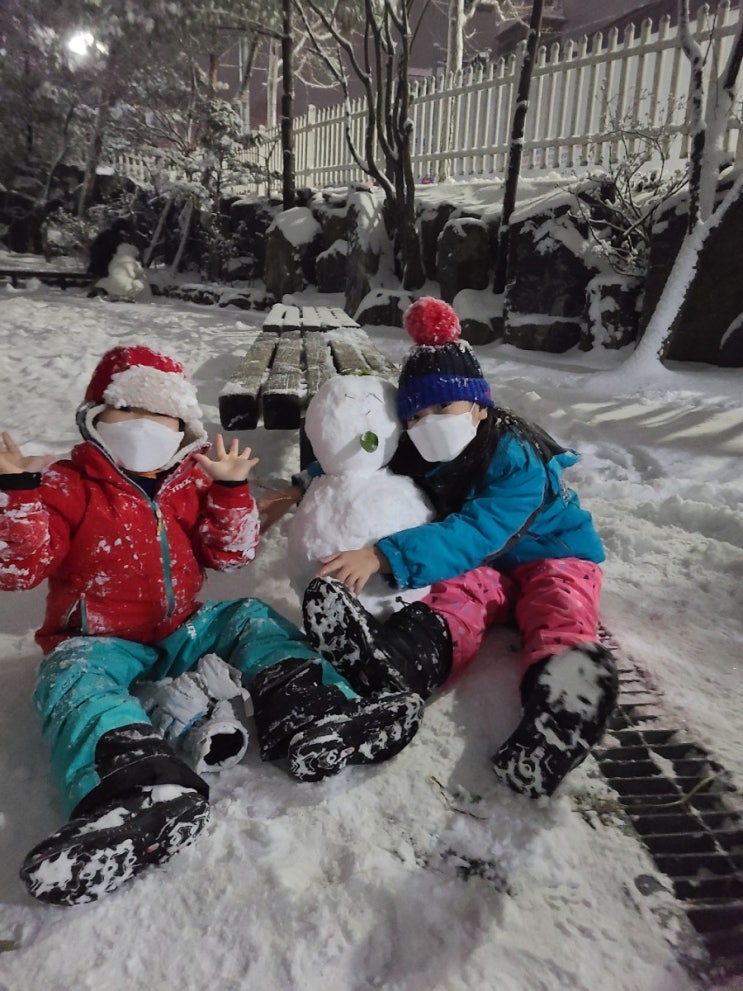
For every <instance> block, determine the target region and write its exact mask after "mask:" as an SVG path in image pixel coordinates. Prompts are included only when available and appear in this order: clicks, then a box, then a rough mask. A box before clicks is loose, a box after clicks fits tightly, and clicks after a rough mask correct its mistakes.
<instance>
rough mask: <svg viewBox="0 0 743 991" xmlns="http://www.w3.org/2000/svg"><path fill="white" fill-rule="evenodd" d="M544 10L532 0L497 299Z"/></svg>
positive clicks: (505, 261) (503, 221) (502, 286)
mask: <svg viewBox="0 0 743 991" xmlns="http://www.w3.org/2000/svg"><path fill="white" fill-rule="evenodd" d="M543 7H544V0H533V3H532V8H531V18H530V20H529V33H528V35H527V37H526V51H525V52H524V61H523V63H522V65H521V75H520V76H519V86H518V92H517V94H516V110H515V112H514V115H513V124H512V126H511V147H510V151H509V155H508V175H507V176H506V186H505V189H504V191H503V211H502V213H501V220H500V227H499V228H498V253H497V255H496V259H495V279H494V283H493V292H494V293H495V294H496V295H501V294H502V293H503V292H504V290H505V288H506V274H507V271H508V235H509V227H510V221H511V214H512V213H513V209H514V206H515V205H516V190H517V189H518V184H519V173H520V172H521V155H522V152H523V147H524V123H525V121H526V112H527V110H528V109H529V90H530V88H531V75H532V70H533V68H534V60H535V58H536V54H537V46H538V45H539V32H540V30H541V27H542V9H543Z"/></svg>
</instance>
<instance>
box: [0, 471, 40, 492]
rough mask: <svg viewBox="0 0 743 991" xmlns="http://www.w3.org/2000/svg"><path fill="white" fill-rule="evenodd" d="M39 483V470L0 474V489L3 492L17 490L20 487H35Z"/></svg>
mask: <svg viewBox="0 0 743 991" xmlns="http://www.w3.org/2000/svg"><path fill="white" fill-rule="evenodd" d="M40 485H41V472H40V471H20V472H14V473H13V474H9V475H0V489H2V490H3V491H5V492H18V491H20V490H22V489H37V488H38V487H39V486H40Z"/></svg>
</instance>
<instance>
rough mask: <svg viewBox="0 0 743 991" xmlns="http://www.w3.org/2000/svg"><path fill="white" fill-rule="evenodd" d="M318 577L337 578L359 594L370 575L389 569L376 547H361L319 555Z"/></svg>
mask: <svg viewBox="0 0 743 991" xmlns="http://www.w3.org/2000/svg"><path fill="white" fill-rule="evenodd" d="M320 561H321V562H322V567H321V568H320V570H319V571H318V573H317V574H318V576H319V577H320V578H328V577H330V578H337V579H338V581H341V582H343V584H344V585H348V587H349V588H350V589H351V591H352V592H353V593H354V595H360V594H361V592H362V591H363V590H364V586H365V585H366V583H367V582H368V581H369V579H370V578H371V576H372V575H375V574H376V573H377V572H378V571H381V572H383V573H384V572H385V571H388V570H389V564H388V562H387V558H386V557H385V556H384V554H382V552H381V551H378V550H377V549H376V547H361V548H359V550H355V551H339V553H338V554H328V555H327V557H321V558H320Z"/></svg>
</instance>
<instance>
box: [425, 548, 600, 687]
mask: <svg viewBox="0 0 743 991" xmlns="http://www.w3.org/2000/svg"><path fill="white" fill-rule="evenodd" d="M602 578H603V573H602V571H601V568H600V567H599V566H598V565H597V564H593V563H592V562H590V561H581V560H579V559H578V558H574V557H568V558H559V559H557V558H555V559H548V560H544V561H531V562H529V563H528V564H520V565H518V566H517V567H516V568H514V569H513V571H511V572H509V574H507V575H504V574H501V573H500V572H499V571H496V570H495V569H494V568H490V567H488V566H487V565H481V566H480V567H479V568H474V569H473V570H472V571H467V572H466V573H465V574H463V575H460V576H459V577H458V578H450V579H448V580H447V581H443V582H437V583H436V584H435V585H432V586H431V591H430V592H429V593H428V595H426V596H425V598H423V599H420V600H419V601H420V602H423V603H425V605H427V606H429V607H430V608H431V609H435V610H436V612H438V613H441V615H442V616H444V617H445V618H446V621H447V623H448V624H449V630H450V631H451V636H452V645H453V659H452V669H451V674H450V676H449V677H453V676H455V675H456V674H458V673H459V672H460V671H462V670H463V669H464V668H465V667H466V666H467V664H469V662H470V661H471V660H472V658H473V657H474V656H475V654H476V653H477V651H478V650H479V649H480V645H481V644H482V639H483V636H484V635H485V631H486V630H487V628H488V627H489V626H492V625H494V624H496V623H507V622H510V621H512V620H515V621H516V625H517V626H518V628H519V631H520V633H521V638H522V656H521V677H522V678H523V676H524V674H525V673H526V671H527V669H528V668H529V667H531V665H532V664H535V663H536V662H537V661H541V660H542V659H543V658H545V657H548V656H549V655H551V654H560V653H563V652H564V651H565V650H569V649H570V648H571V647H575V646H576V644H579V643H583V642H585V641H586V640H596V634H597V627H598V618H599V598H600V595H601V582H602Z"/></svg>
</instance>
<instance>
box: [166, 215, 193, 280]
mask: <svg viewBox="0 0 743 991" xmlns="http://www.w3.org/2000/svg"><path fill="white" fill-rule="evenodd" d="M192 217H193V201H192V200H189V201H188V203H186V205H185V207H184V208H183V210H182V212H181V216H180V223H181V240H180V242H179V244H178V250H177V251H176V253H175V258H174V259H173V263H172V265H171V266H170V271H171V274H172V275H175V273H176V272H177V271H178V270H179V269H180V267H181V262H182V260H183V253H184V251H185V250H186V241H187V240H188V235H189V232H190V230H191V219H192Z"/></svg>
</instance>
